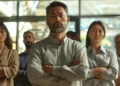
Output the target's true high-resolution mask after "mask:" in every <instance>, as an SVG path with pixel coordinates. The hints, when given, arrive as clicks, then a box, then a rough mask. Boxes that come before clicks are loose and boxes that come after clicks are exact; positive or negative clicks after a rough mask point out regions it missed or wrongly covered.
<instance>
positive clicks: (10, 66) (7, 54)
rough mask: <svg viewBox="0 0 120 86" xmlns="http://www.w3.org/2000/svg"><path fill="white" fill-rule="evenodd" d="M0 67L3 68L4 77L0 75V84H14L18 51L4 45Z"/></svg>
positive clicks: (4, 85)
mask: <svg viewBox="0 0 120 86" xmlns="http://www.w3.org/2000/svg"><path fill="white" fill-rule="evenodd" d="M0 67H1V68H2V69H3V71H4V74H5V77H2V78H1V77H0V86H14V82H13V78H14V77H15V76H16V74H17V72H18V68H19V60H18V52H17V51H16V50H13V49H8V48H7V47H5V49H4V51H3V54H2V55H1V56H0Z"/></svg>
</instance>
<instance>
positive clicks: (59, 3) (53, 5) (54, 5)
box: [46, 1, 68, 16]
mask: <svg viewBox="0 0 120 86" xmlns="http://www.w3.org/2000/svg"><path fill="white" fill-rule="evenodd" d="M58 6H61V7H63V8H64V10H65V12H66V14H67V15H68V7H67V5H65V4H64V3H62V2H59V1H53V2H51V3H50V4H49V5H48V6H47V7H46V15H47V16H48V13H49V11H50V9H51V8H53V7H58Z"/></svg>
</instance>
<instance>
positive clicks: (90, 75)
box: [87, 69, 94, 79]
mask: <svg viewBox="0 0 120 86" xmlns="http://www.w3.org/2000/svg"><path fill="white" fill-rule="evenodd" d="M90 78H94V75H93V71H92V69H89V71H88V76H87V79H90Z"/></svg>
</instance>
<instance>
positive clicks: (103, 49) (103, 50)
mask: <svg viewBox="0 0 120 86" xmlns="http://www.w3.org/2000/svg"><path fill="white" fill-rule="evenodd" d="M90 51H93V48H92V47H91V46H89V47H88V48H87V52H90ZM100 51H101V52H103V53H106V52H105V48H104V47H103V46H100Z"/></svg>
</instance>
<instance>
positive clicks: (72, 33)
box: [66, 31, 81, 42]
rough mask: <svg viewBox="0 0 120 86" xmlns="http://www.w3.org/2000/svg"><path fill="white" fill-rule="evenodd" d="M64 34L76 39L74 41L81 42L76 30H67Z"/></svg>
mask: <svg viewBox="0 0 120 86" xmlns="http://www.w3.org/2000/svg"><path fill="white" fill-rule="evenodd" d="M66 35H67V37H69V38H71V39H73V40H76V41H79V42H81V40H80V36H79V35H78V34H77V33H76V32H73V31H68V32H67V33H66Z"/></svg>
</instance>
